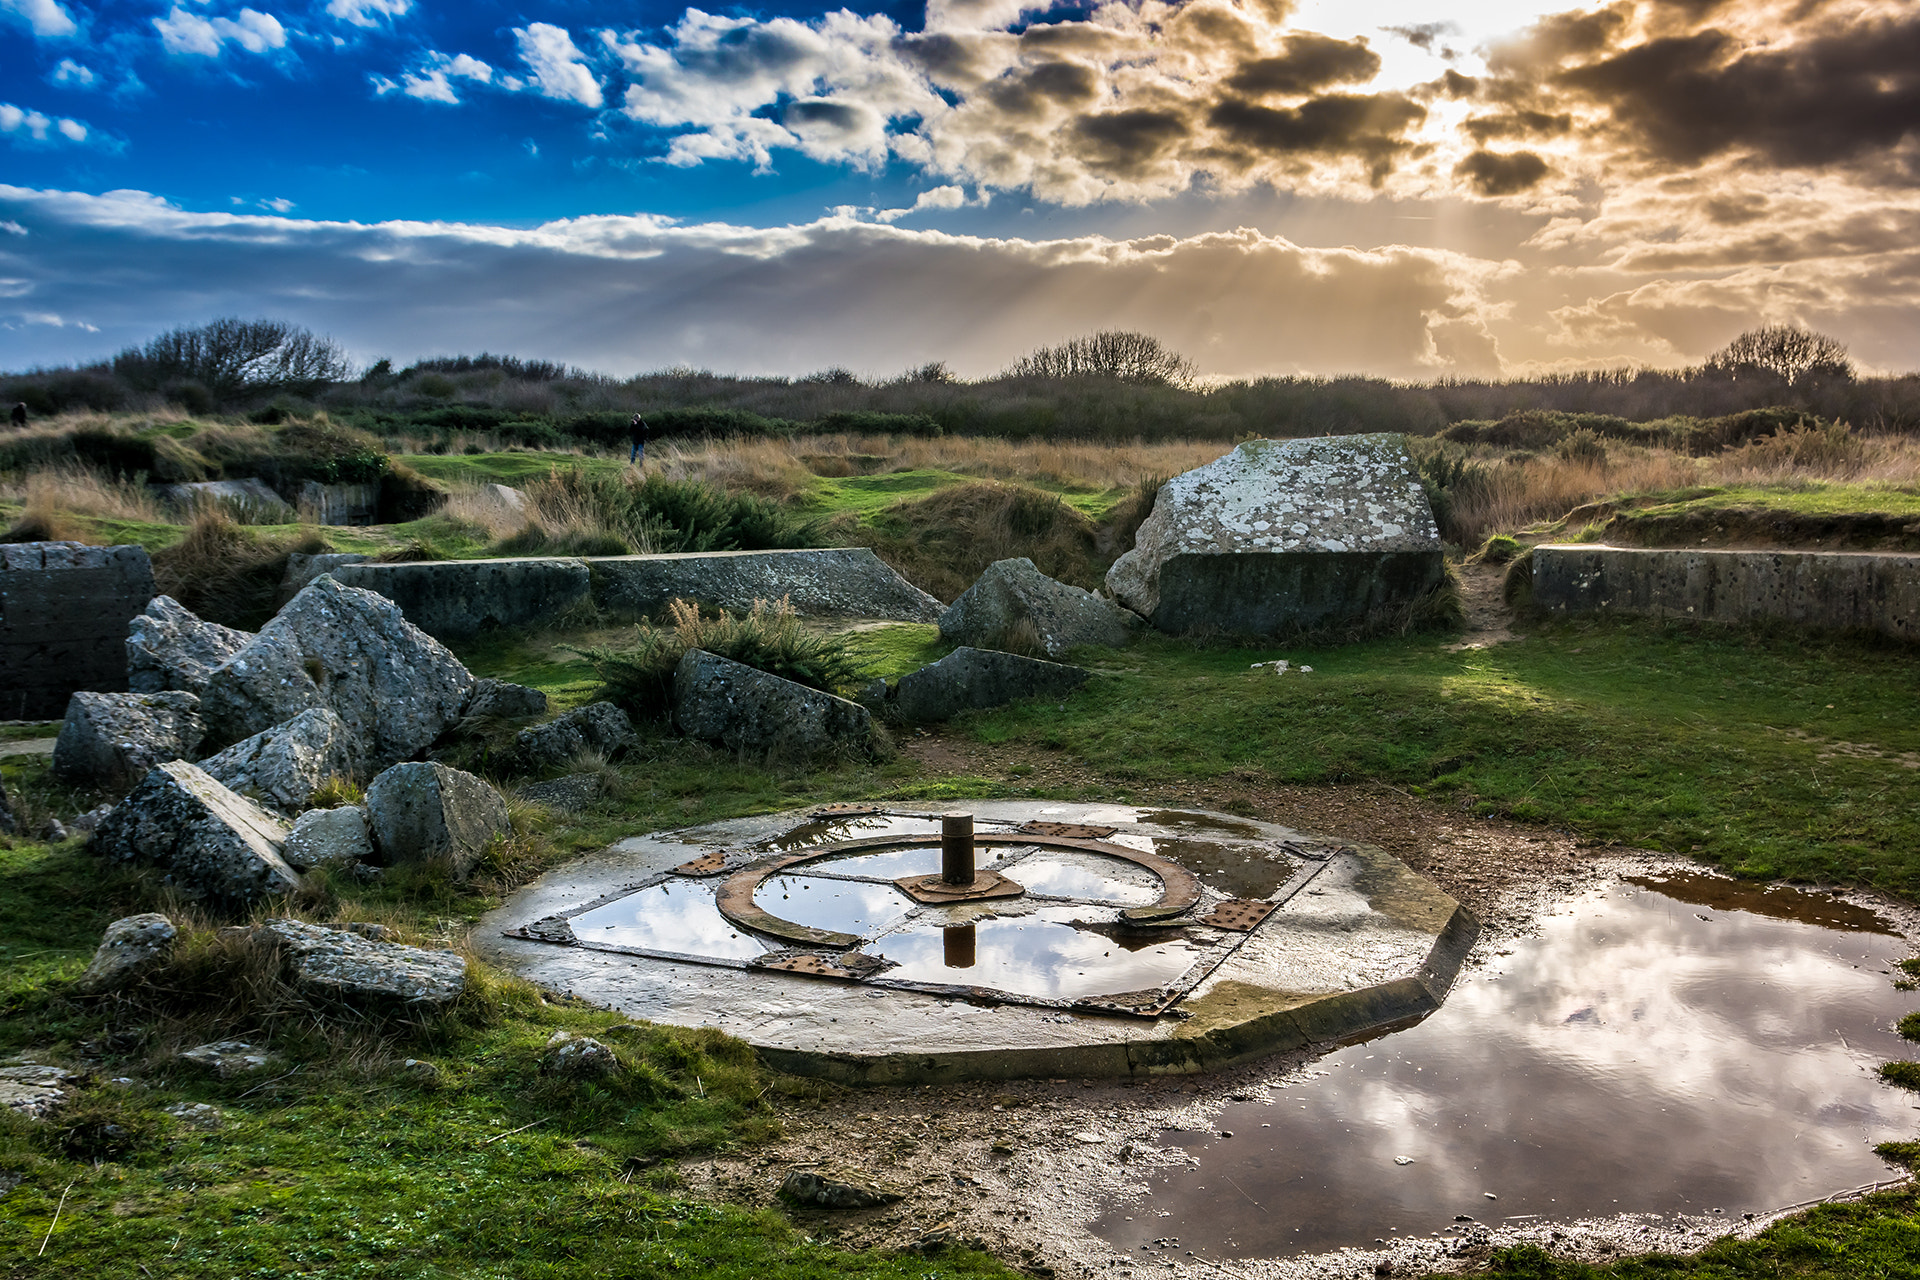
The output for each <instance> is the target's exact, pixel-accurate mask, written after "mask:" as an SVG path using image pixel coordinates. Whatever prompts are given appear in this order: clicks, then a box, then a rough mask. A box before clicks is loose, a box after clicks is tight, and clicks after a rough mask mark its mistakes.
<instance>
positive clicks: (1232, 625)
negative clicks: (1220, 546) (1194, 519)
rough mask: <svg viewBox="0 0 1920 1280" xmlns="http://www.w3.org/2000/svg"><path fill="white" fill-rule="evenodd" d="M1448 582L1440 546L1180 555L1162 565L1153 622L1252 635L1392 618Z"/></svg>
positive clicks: (1164, 626) (1174, 629) (1170, 627)
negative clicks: (1391, 549)
mask: <svg viewBox="0 0 1920 1280" xmlns="http://www.w3.org/2000/svg"><path fill="white" fill-rule="evenodd" d="M1445 582H1446V560H1445V557H1444V556H1443V555H1442V553H1441V552H1439V551H1296V552H1280V553H1271V552H1268V553H1260V554H1249V555H1235V554H1225V555H1205V554H1194V553H1191V552H1189V553H1183V554H1181V555H1177V556H1174V557H1173V558H1172V559H1171V560H1169V561H1168V562H1167V563H1166V564H1165V565H1164V566H1162V568H1161V570H1160V607H1159V608H1158V609H1157V610H1156V611H1155V613H1154V618H1153V622H1154V625H1155V626H1157V627H1159V628H1160V629H1161V630H1163V631H1169V632H1173V633H1175V634H1179V633H1182V632H1186V631H1190V630H1194V629H1196V628H1209V627H1218V628H1221V629H1223V630H1227V631H1234V632H1246V633H1248V634H1251V635H1276V634H1281V633H1285V632H1288V631H1291V630H1294V629H1296V628H1298V629H1301V630H1315V629H1318V628H1321V627H1341V626H1356V625H1357V626H1368V625H1374V624H1379V623H1384V622H1387V621H1389V620H1390V619H1391V618H1392V617H1393V615H1394V614H1395V613H1396V611H1402V610H1405V609H1407V608H1409V607H1411V606H1413V605H1414V604H1415V603H1416V602H1418V601H1419V600H1421V599H1422V598H1424V597H1425V596H1426V595H1427V594H1428V593H1430V592H1432V591H1433V590H1435V589H1436V588H1438V587H1440V586H1441V585H1443V584H1444V583H1445Z"/></svg>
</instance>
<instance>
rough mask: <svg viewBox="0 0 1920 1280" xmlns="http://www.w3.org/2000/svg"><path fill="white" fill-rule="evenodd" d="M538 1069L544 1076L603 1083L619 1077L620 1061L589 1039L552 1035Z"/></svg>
mask: <svg viewBox="0 0 1920 1280" xmlns="http://www.w3.org/2000/svg"><path fill="white" fill-rule="evenodd" d="M540 1069H541V1070H542V1071H544V1072H545V1073H547V1074H548V1075H554V1076H572V1077H573V1078H574V1079H576V1080H604V1079H608V1078H610V1077H613V1076H617V1075H619V1074H620V1059H619V1058H618V1057H616V1056H615V1055H614V1052H613V1050H612V1049H611V1048H610V1047H608V1046H607V1045H605V1044H602V1043H601V1042H600V1041H598V1040H595V1039H594V1038H593V1037H592V1036H576V1035H574V1034H573V1033H572V1032H570V1031H556V1032H554V1033H553V1038H552V1039H550V1040H548V1041H547V1048H546V1051H545V1052H544V1053H542V1054H541V1055H540Z"/></svg>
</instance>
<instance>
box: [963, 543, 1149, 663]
mask: <svg viewBox="0 0 1920 1280" xmlns="http://www.w3.org/2000/svg"><path fill="white" fill-rule="evenodd" d="M1140 624H1141V619H1140V617H1139V615H1138V614H1135V613H1132V612H1130V611H1129V610H1126V609H1123V608H1121V607H1120V606H1119V605H1117V604H1115V603H1113V601H1111V600H1107V599H1104V598H1102V597H1100V596H1097V595H1095V594H1093V592H1091V591H1082V590H1081V589H1080V588H1079V587H1074V586H1069V585H1068V584H1066V583H1064V582H1056V581H1054V580H1053V579H1052V578H1049V577H1048V576H1047V575H1046V574H1044V573H1041V572H1040V570H1038V569H1036V568H1035V567H1034V564H1033V561H1031V560H1029V559H1027V558H1026V557H1025V556H1022V557H1020V558H1018V559H1013V560H997V561H995V562H994V563H993V564H991V565H989V566H988V567H987V571H986V572H985V573H983V574H981V575H980V577H979V580H978V581H976V582H975V583H974V584H973V585H972V586H971V587H968V588H967V590H966V591H965V593H964V594H962V595H961V597H960V598H959V599H958V600H955V601H954V602H953V604H952V606H951V607H949V608H948V609H947V611H946V612H945V613H943V614H941V615H940V638H941V639H942V640H945V641H947V642H948V643H950V644H960V645H968V646H971V647H973V648H976V649H1006V650H1011V651H1014V652H1025V651H1026V650H1027V649H1028V648H1029V647H1037V648H1039V649H1040V650H1041V651H1042V652H1044V653H1045V654H1046V655H1047V656H1048V657H1052V658H1058V657H1061V656H1063V655H1064V654H1065V653H1066V652H1067V651H1068V650H1069V649H1074V648H1078V647H1079V646H1081V645H1105V646H1108V647H1113V648H1117V647H1119V646H1121V645H1124V644H1126V643H1127V641H1128V640H1130V639H1131V638H1132V636H1133V632H1134V629H1135V628H1137V627H1139V626H1140Z"/></svg>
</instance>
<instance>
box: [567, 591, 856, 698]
mask: <svg viewBox="0 0 1920 1280" xmlns="http://www.w3.org/2000/svg"><path fill="white" fill-rule="evenodd" d="M689 649H704V650H706V651H707V652H708V653H715V654H719V655H720V656H721V657H723V658H731V659H733V660H734V661H735V662H739V663H743V664H745V665H746V666H749V667H754V668H757V669H758V670H761V671H766V672H770V673H772V674H773V675H776V676H781V677H783V678H785V679H788V680H792V681H794V682H795V683H797V684H804V685H806V686H807V687H808V688H811V689H819V690H821V691H822V692H825V693H841V692H844V691H846V690H848V689H850V688H852V687H853V685H854V683H855V682H856V681H858V680H859V679H860V677H861V675H862V674H863V668H862V664H861V660H860V658H859V657H858V656H857V655H856V654H855V652H854V650H853V649H852V648H851V646H850V645H849V644H848V642H847V639H846V637H844V636H842V635H837V634H830V633H826V632H819V631H810V630H808V629H807V628H806V627H805V626H804V625H803V624H802V623H801V621H800V617H799V615H798V614H796V613H795V612H794V611H793V606H792V605H790V604H789V603H787V602H786V601H785V600H782V601H780V602H779V603H778V604H772V605H769V604H768V603H767V602H765V601H764V600H756V601H755V602H754V605H753V609H752V611H751V612H749V613H746V614H744V615H740V614H727V613H722V614H719V615H717V616H704V615H702V614H701V612H700V610H699V608H698V606H696V605H693V604H690V603H688V602H687V601H685V600H675V601H674V602H673V604H672V605H671V606H670V607H669V608H668V611H667V625H666V626H664V627H655V626H645V627H642V628H640V634H639V637H638V638H637V639H636V641H635V642H634V644H633V647H632V648H629V649H582V650H578V651H577V652H579V654H580V656H581V657H583V658H585V659H586V660H587V661H588V662H589V663H591V664H592V665H593V669H594V672H595V674H596V675H598V676H599V677H600V689H599V691H598V693H597V694H596V695H595V696H596V697H599V698H604V699H606V700H607V701H609V702H614V703H618V704H619V705H620V706H622V707H624V708H625V709H626V710H628V711H629V712H631V713H633V714H634V715H637V716H641V717H645V718H648V719H663V718H665V716H666V715H667V713H668V711H669V709H670V708H671V707H672V705H673V669H674V668H675V667H677V666H679V665H680V659H681V658H682V657H684V656H686V652H687V650H689Z"/></svg>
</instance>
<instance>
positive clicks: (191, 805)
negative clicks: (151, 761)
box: [90, 760, 300, 902]
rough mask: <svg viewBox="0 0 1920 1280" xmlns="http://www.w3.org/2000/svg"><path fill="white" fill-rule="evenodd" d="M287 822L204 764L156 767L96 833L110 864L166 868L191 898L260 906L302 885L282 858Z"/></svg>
mask: <svg viewBox="0 0 1920 1280" xmlns="http://www.w3.org/2000/svg"><path fill="white" fill-rule="evenodd" d="M286 837H287V824H286V823H285V822H283V821H282V820H281V819H279V818H277V817H275V816H274V815H272V814H270V813H268V812H267V811H266V810H264V809H262V808H261V807H260V806H259V805H257V804H255V803H254V802H253V801H251V800H248V799H247V798H246V797H245V796H239V795H235V794H234V793H233V792H232V791H229V790H228V789H227V788H226V787H224V786H222V785H220V783H218V782H216V781H214V780H213V779H212V778H211V777H209V776H207V773H206V771H205V770H203V769H201V768H200V767H199V766H198V765H194V764H189V763H187V762H186V761H185V760H173V761H169V762H168V763H166V764H163V765H159V766H157V767H155V768H154V769H153V770H152V771H151V772H150V773H148V774H147V776H146V777H145V778H144V779H142V780H141V782H140V784H139V785H138V786H136V787H135V788H134V789H133V791H132V792H131V793H130V794H129V795H128V796H127V798H126V799H125V800H123V801H121V802H120V803H119V804H118V805H117V806H115V808H114V810H113V812H112V813H110V814H108V815H107V817H106V818H105V819H104V820H102V821H101V823H100V825H99V827H98V828H97V829H95V831H94V833H93V840H92V842H91V845H90V847H91V848H92V849H93V851H94V852H95V853H96V854H98V855H99V856H101V857H103V858H107V859H110V860H115V861H124V862H134V863H139V864H142V865H146V866H154V867H160V868H162V869H164V870H165V871H166V873H167V880H168V882H169V883H171V884H173V885H174V886H175V887H177V888H178V889H179V891H180V892H181V893H182V894H183V895H185V896H186V897H189V898H207V899H213V900H216V901H222V902H252V901H255V900H258V899H261V898H270V897H277V896H279V895H282V894H287V893H291V892H293V891H294V890H295V889H298V888H299V887H300V876H299V873H298V872H296V871H295V870H294V869H293V868H292V867H290V866H288V865H287V862H286V859H285V858H284V857H282V856H281V852H282V849H283V847H284V844H285V841H286Z"/></svg>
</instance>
